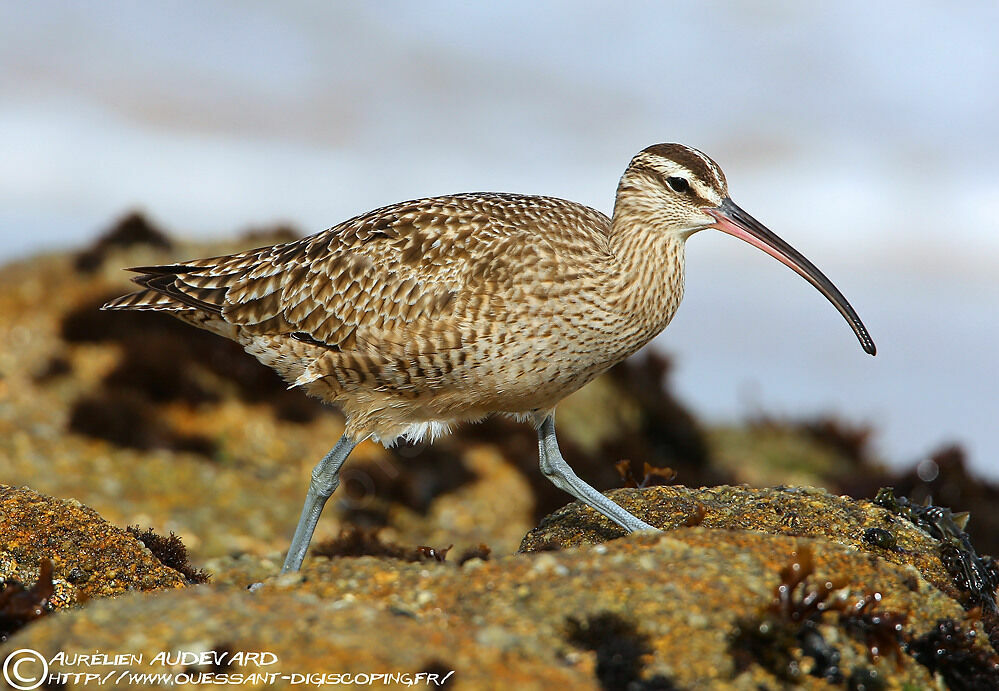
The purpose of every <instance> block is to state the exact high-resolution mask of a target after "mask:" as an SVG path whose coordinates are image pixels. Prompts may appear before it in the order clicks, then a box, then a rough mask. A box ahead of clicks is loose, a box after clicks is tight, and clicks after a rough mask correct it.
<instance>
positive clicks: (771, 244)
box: [705, 198, 877, 355]
mask: <svg viewBox="0 0 999 691" xmlns="http://www.w3.org/2000/svg"><path fill="white" fill-rule="evenodd" d="M705 211H706V212H707V213H709V214H711V215H712V216H714V217H715V219H717V221H718V222H717V223H714V224H712V225H711V226H709V227H710V228H717V229H718V230H720V231H722V232H725V233H728V234H729V235H734V236H735V237H737V238H739V239H740V240H745V241H746V242H748V243H749V244H750V245H752V246H754V247H758V248H759V249H761V250H763V251H764V252H766V253H767V254H769V255H770V256H771V257H773V258H774V259H776V260H778V261H780V262H781V263H782V264H786V265H787V266H789V267H791V268H792V269H794V270H795V271H796V272H797V273H799V274H800V275H801V276H802V277H804V278H805V279H806V280H807V281H808V282H809V283H811V284H812V285H813V286H815V287H816V288H818V289H819V292H820V293H822V294H823V295H825V296H826V299H827V300H829V302H831V303H832V304H833V305H834V306H835V307H836V309H837V310H839V313H840V314H842V315H843V317H844V318H845V319H846V321H847V322H848V323H849V324H850V328H852V329H853V332H854V333H855V334H857V338H859V339H860V345H861V347H862V348H863V349H864V351H865V352H867V353H870V354H871V355H874V354H875V353H876V352H877V349H876V348H875V347H874V340H873V339H872V338H871V335H870V334H869V333H868V332H867V327H866V326H864V323H863V322H862V321H860V317H859V316H857V312H856V311H855V310H854V309H853V307H851V306H850V303H849V302H847V301H846V298H845V297H843V294H842V293H840V292H839V290H837V289H836V286H834V285H833V284H832V281H830V280H829V279H828V278H826V276H825V274H823V273H822V272H821V271H819V270H818V269H817V268H816V266H815V265H814V264H812V262H810V261H808V260H807V259H805V257H804V256H803V255H802V254H801V253H800V252H799V251H798V250H796V249H794V248H793V247H791V246H790V245H789V244H787V243H786V242H784V241H783V240H781V239H780V238H779V237H777V235H775V234H774V233H773V232H771V231H770V230H769V229H768V228H767V227H766V226H764V225H763V224H762V223H760V222H759V221H757V220H756V219H755V218H753V217H752V216H750V215H749V214H747V213H746V212H745V211H743V210H742V209H740V208H739V206H738V205H737V204H736V203H735V202H733V201H732V200H731V199H728V198H726V199H725V201H723V202H722V203H721V205H720V206H718V207H715V208H712V209H705Z"/></svg>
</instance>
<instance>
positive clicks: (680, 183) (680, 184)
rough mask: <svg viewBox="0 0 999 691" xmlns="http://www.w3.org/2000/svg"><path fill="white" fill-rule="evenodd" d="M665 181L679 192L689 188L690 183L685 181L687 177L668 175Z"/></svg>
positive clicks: (681, 192)
mask: <svg viewBox="0 0 999 691" xmlns="http://www.w3.org/2000/svg"><path fill="white" fill-rule="evenodd" d="M666 183H667V184H668V185H669V187H670V189H671V190H673V191H674V192H679V193H680V194H683V193H684V192H687V191H689V190H690V183H689V182H687V178H678V177H669V178H666Z"/></svg>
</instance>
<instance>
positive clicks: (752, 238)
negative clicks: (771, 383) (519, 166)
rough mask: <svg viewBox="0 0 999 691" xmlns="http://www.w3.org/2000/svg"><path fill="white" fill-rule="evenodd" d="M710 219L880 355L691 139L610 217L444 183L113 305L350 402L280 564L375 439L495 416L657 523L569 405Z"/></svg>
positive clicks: (600, 500)
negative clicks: (596, 457) (566, 447)
mask: <svg viewBox="0 0 999 691" xmlns="http://www.w3.org/2000/svg"><path fill="white" fill-rule="evenodd" d="M706 229H717V230H720V231H722V232H724V233H727V234H729V235H732V236H735V237H737V238H739V239H741V240H744V241H746V242H748V243H749V244H751V245H753V246H755V247H757V248H759V249H761V250H763V251H764V252H766V253H767V254H769V255H771V256H772V257H774V258H776V259H777V260H779V261H780V262H782V263H784V264H786V265H787V266H788V267H790V268H791V269H793V270H794V271H795V272H797V273H798V274H800V275H801V276H802V277H804V278H805V279H806V280H808V281H809V282H810V283H811V284H812V285H813V286H815V288H817V289H818V290H819V291H820V292H821V293H822V294H823V295H824V296H825V297H826V298H827V299H828V300H829V301H830V302H831V303H832V304H833V305H834V306H835V307H836V309H837V310H838V311H839V312H840V313H841V314H842V315H843V317H844V318H845V319H846V320H847V322H848V323H849V325H850V327H851V328H852V329H853V331H854V332H855V334H856V336H857V338H858V339H859V341H860V344H861V346H862V348H863V349H864V351H866V352H867V353H869V354H871V355H874V354H875V345H874V341H873V340H872V339H871V336H870V334H869V332H868V331H867V328H866V327H865V326H864V324H863V322H861V320H860V317H859V316H858V315H857V313H856V311H855V310H854V309H853V307H851V305H850V303H849V302H847V300H846V298H845V297H843V295H842V294H841V293H840V291H839V290H838V289H837V288H836V287H835V286H834V285H833V284H832V282H831V281H830V280H829V279H828V278H827V277H826V276H825V275H824V274H823V273H822V272H820V271H819V269H817V268H816V267H815V265H814V264H812V263H811V262H810V261H809V260H808V259H806V258H805V257H804V256H802V254H801V253H799V252H798V251H797V250H795V249H794V248H793V247H791V245H789V244H788V243H787V242H785V241H784V240H782V239H781V238H780V237H778V236H777V235H776V234H774V233H773V232H772V231H770V230H769V229H767V228H766V227H765V226H764V225H763V224H761V223H760V222H759V221H757V220H756V219H755V218H753V217H752V216H750V215H749V214H748V213H746V212H745V211H743V210H742V209H741V208H740V207H739V206H737V205H736V204H735V203H734V202H733V201H732V199H731V198H730V196H729V193H728V183H727V181H726V179H725V175H724V174H723V173H722V170H721V168H720V167H719V166H718V164H716V163H715V162H714V161H713V160H712V159H710V158H709V157H708V156H706V155H705V154H704V153H702V152H701V151H699V150H697V149H694V148H691V147H689V146H685V145H682V144H656V145H653V146H649V147H647V148H645V149H643V150H642V151H640V152H639V153H638V154H636V155H635V156H634V157H633V158H632V159H631V161H630V163H629V164H628V166H627V168H626V169H625V171H624V174H623V175H622V177H621V178H620V181H619V184H618V187H617V193H616V198H615V202H614V208H613V213H612V216H610V217H608V216H606V215H605V214H603V213H601V212H600V211H597V210H595V209H592V208H590V207H588V206H585V205H583V204H579V203H576V202H572V201H567V200H564V199H559V198H555V197H548V196H534V195H522V194H511V193H492V192H490V193H461V194H454V195H447V196H435V197H427V198H423V199H417V200H413V201H405V202H400V203H395V204H390V205H388V206H384V207H381V208H378V209H375V210H373V211H369V212H367V213H364V214H361V215H359V216H356V217H354V218H351V219H349V220H347V221H344V222H342V223H340V224H339V225H336V226H333V227H332V228H329V229H327V230H324V231H322V232H319V233H316V234H314V235H311V236H308V237H304V238H301V239H298V240H294V241H291V242H284V243H281V244H276V245H272V246H268V247H261V248H257V249H252V250H248V251H244V252H239V253H236V254H230V255H225V256H218V257H211V258H206V259H195V260H191V261H184V262H180V263H176V264H168V265H162V266H142V267H134V268H132V269H129V270H130V271H132V272H135V273H137V274H138V275H137V276H135V277H133V279H132V280H133V281H134V282H135V283H137V284H138V285H139V286H140V287H141V290H139V291H137V292H133V293H130V294H128V295H124V296H122V297H119V298H117V299H114V300H112V301H110V302H108V303H107V304H106V305H104V306H103V309H108V310H152V311H158V312H167V313H169V314H172V315H173V316H175V317H177V318H179V319H181V320H183V321H185V322H188V323H189V324H192V325H194V326H198V327H200V328H203V329H207V330H208V331H211V332H214V333H216V334H218V335H220V336H223V337H226V338H230V339H232V340H234V341H236V342H238V343H239V344H241V345H242V346H243V348H244V349H245V350H246V351H247V352H248V353H249V354H250V355H252V356H254V357H256V358H257V360H259V361H260V362H262V363H263V364H264V365H267V366H269V367H271V368H273V369H274V370H276V371H277V373H278V374H279V375H280V376H281V377H283V378H284V380H285V381H286V382H287V383H288V384H289V386H290V387H294V388H299V389H301V390H303V391H305V392H306V393H307V394H309V395H311V396H314V397H317V398H319V399H321V400H322V401H325V402H327V403H329V404H332V405H333V406H334V407H337V408H339V409H340V410H341V412H342V413H343V414H344V416H345V420H346V422H345V428H344V432H343V436H342V437H341V438H340V439H339V441H337V443H336V444H335V445H334V446H333V448H332V449H331V450H330V451H329V453H328V454H326V456H324V457H323V458H322V459H321V460H320V461H319V462H318V463H317V464H316V466H315V467H314V469H313V470H312V474H311V478H310V482H309V487H308V491H307V493H306V499H305V503H304V506H303V508H302V512H301V517H300V519H299V522H298V524H297V526H296V529H295V533H294V536H293V537H292V540H291V545H290V548H289V550H288V553H287V556H286V559H285V561H284V564H283V567H282V572H293V571H298V570H299V569H300V568H301V566H302V563H303V560H304V559H305V556H306V554H307V551H308V546H309V543H310V541H311V539H312V535H313V532H314V530H315V527H316V524H317V523H318V520H319V517H320V514H321V512H322V510H323V507H324V506H325V504H326V502H327V500H328V499H329V497H330V496H331V495H332V494H333V492H334V491H335V490H336V488H337V486H338V485H339V482H340V479H339V473H340V468H341V466H342V465H343V463H344V462H345V461H346V459H347V457H348V456H349V455H350V453H351V451H352V450H353V449H354V448H355V447H356V446H357V445H358V444H359V443H360V442H362V441H364V440H367V439H372V440H374V441H376V442H382V443H383V444H386V445H391V444H393V443H395V442H396V441H398V440H400V439H407V440H410V441H417V440H421V439H424V438H426V437H429V438H430V439H431V440H433V438H435V437H437V436H439V435H441V434H444V433H446V432H448V431H449V430H450V429H451V428H452V427H454V426H455V425H457V424H460V423H466V422H476V421H479V420H481V419H483V418H485V417H486V416H489V415H492V414H504V415H509V416H512V417H514V418H516V419H518V420H521V421H524V422H528V423H530V424H532V425H533V426H534V427H535V429H536V430H537V435H538V455H539V466H540V470H541V472H542V473H543V474H544V475H545V476H546V477H548V478H549V479H550V480H551V481H552V482H553V483H554V484H555V485H556V486H557V487H559V488H560V489H562V490H564V491H566V492H567V493H568V494H570V495H571V496H573V497H574V498H575V499H577V500H579V501H581V502H582V503H583V504H585V505H587V506H589V507H591V508H593V509H594V510H596V511H597V512H598V513H600V514H603V515H604V516H606V517H607V518H608V519H610V520H611V521H612V522H613V523H615V524H617V525H618V526H620V527H621V528H623V529H624V530H625V531H628V532H630V531H635V530H655V529H656V528H654V527H653V526H651V525H649V524H648V523H646V522H645V521H642V520H640V519H639V518H637V517H636V516H634V515H632V514H631V513H629V512H628V511H626V510H625V509H624V508H622V507H621V506H619V505H618V504H616V503H615V502H613V501H612V500H610V499H609V498H607V497H605V496H604V495H603V494H602V493H600V492H598V491H597V490H596V489H594V488H593V487H591V486H590V485H589V484H587V483H586V482H585V481H584V480H583V479H582V478H580V477H579V476H577V475H576V474H575V472H573V470H572V468H571V467H569V465H568V464H567V463H566V461H565V460H564V459H563V457H562V454H561V452H560V451H559V446H558V440H557V438H556V435H555V408H556V406H557V405H558V403H559V402H560V401H561V400H562V399H564V398H565V397H566V396H567V395H569V394H570V393H572V392H574V391H576V390H578V389H580V388H581V387H582V386H584V385H585V384H586V383H587V382H589V381H591V380H592V379H594V378H595V377H596V376H598V375H599V374H600V373H602V372H604V371H606V370H607V369H609V368H610V367H612V366H613V365H615V364H617V363H619V362H621V361H622V360H624V359H625V358H627V357H628V356H629V355H631V354H632V353H634V352H636V351H637V350H638V349H639V348H641V347H642V346H644V345H645V344H647V343H648V342H649V341H651V340H652V339H653V338H654V337H655V336H656V335H658V334H659V333H660V332H661V331H663V329H665V328H666V326H667V325H668V324H669V322H670V320H671V319H672V318H673V315H674V314H675V312H676V310H677V307H678V306H679V304H680V300H681V298H682V297H683V283H684V248H685V244H686V241H687V239H688V238H689V237H690V236H692V235H694V234H695V233H697V232H699V231H701V230H706Z"/></svg>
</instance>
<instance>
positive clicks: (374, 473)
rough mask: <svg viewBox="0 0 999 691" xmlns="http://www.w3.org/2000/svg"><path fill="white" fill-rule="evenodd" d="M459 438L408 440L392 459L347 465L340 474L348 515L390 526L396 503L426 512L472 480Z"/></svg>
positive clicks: (363, 522)
mask: <svg viewBox="0 0 999 691" xmlns="http://www.w3.org/2000/svg"><path fill="white" fill-rule="evenodd" d="M460 443H461V442H460V440H458V439H455V438H446V439H442V440H440V441H438V442H437V443H435V444H433V445H432V446H431V445H426V444H421V445H419V446H410V445H403V446H400V447H397V448H394V449H391V450H390V455H391V461H389V462H386V461H384V460H378V461H371V462H366V463H358V464H356V465H348V466H347V467H345V468H344V469H343V471H341V473H340V481H341V485H342V486H341V488H340V495H339V503H340V506H341V507H342V509H343V512H344V513H343V517H344V520H345V521H347V522H349V523H354V524H358V525H364V526H369V527H382V526H386V525H388V516H389V510H390V508H391V504H392V503H395V504H401V505H403V506H405V507H407V508H409V509H412V510H413V511H415V512H417V513H420V514H424V515H425V514H426V512H427V510H428V509H429V508H430V505H431V503H432V502H433V500H434V499H435V498H437V497H439V496H441V495H444V494H448V493H450V492H454V491H456V490H458V489H460V488H461V487H463V486H465V485H467V484H468V483H470V482H473V481H474V480H475V479H476V478H477V477H478V476H477V475H476V474H475V473H473V472H471V471H470V470H468V468H467V467H466V466H465V463H464V462H463V461H462V457H461V454H460V449H459V448H458V447H459V445H460Z"/></svg>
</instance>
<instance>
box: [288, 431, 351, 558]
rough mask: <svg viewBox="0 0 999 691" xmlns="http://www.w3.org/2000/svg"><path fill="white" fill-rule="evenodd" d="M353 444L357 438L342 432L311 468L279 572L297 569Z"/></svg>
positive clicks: (337, 484) (338, 483)
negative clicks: (300, 515)
mask: <svg viewBox="0 0 999 691" xmlns="http://www.w3.org/2000/svg"><path fill="white" fill-rule="evenodd" d="M357 444H358V442H356V441H354V440H353V439H351V438H350V437H348V436H347V435H346V434H344V435H343V436H342V437H340V441H338V442H337V443H336V446H334V447H333V448H332V449H330V452H329V453H328V454H326V455H325V456H324V457H323V460H321V461H319V463H317V464H316V467H315V468H313V469H312V480H311V481H310V482H309V492H308V494H306V495H305V506H303V507H302V517H301V518H299V519H298V527H297V528H295V537H293V538H292V539H291V547H290V548H289V549H288V556H287V557H286V558H285V560H284V566H282V567H281V573H287V572H288V571H298V570H299V569H300V568H302V561H303V560H304V559H305V553H306V552H307V551H308V549H309V543H310V542H311V541H312V533H313V532H314V531H315V529H316V523H318V522H319V514H321V513H322V512H323V506H325V505H326V500H327V499H329V498H330V495H331V494H333V492H334V491H335V490H336V488H337V487H338V486H339V485H340V466H342V465H343V462H344V461H346V460H347V456H349V455H350V452H351V451H353V450H354V447H355V446H357Z"/></svg>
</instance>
